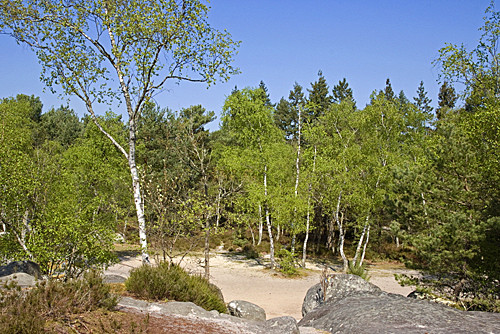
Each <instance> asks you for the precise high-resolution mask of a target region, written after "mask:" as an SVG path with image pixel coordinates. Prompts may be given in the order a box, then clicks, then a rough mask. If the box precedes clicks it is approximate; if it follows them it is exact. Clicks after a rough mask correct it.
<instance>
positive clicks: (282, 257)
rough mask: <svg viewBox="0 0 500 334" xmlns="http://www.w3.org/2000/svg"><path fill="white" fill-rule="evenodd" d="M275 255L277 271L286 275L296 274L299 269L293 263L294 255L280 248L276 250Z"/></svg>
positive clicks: (294, 260) (294, 261)
mask: <svg viewBox="0 0 500 334" xmlns="http://www.w3.org/2000/svg"><path fill="white" fill-rule="evenodd" d="M276 257H277V258H278V265H279V268H278V269H279V271H280V272H282V273H283V274H285V275H286V276H297V275H299V271H298V269H297V267H296V265H295V263H296V261H297V259H296V258H295V255H294V254H293V253H292V252H290V251H289V250H287V249H285V248H282V249H280V250H279V251H278V252H276Z"/></svg>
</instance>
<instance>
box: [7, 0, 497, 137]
mask: <svg viewBox="0 0 500 334" xmlns="http://www.w3.org/2000/svg"><path fill="white" fill-rule="evenodd" d="M489 4H490V0H437V1H436V0H432V1H431V0H418V1H417V0H404V1H401V0H378V1H372V0H359V1H354V0H352V1H348V0H343V1H340V0H322V1H319V0H308V1H306V0H246V1H241V0H212V1H211V3H210V6H211V8H212V9H211V11H210V12H209V22H210V23H211V25H212V26H213V27H215V28H217V29H220V30H222V29H226V30H227V31H228V32H230V33H231V34H232V36H233V38H234V39H236V40H241V41H242V43H241V46H240V48H239V54H238V55H237V56H236V61H235V66H237V67H239V68H240V70H241V72H242V73H241V74H240V75H238V76H235V77H233V78H232V79H231V80H230V81H229V82H226V83H217V84H216V85H215V86H212V87H211V88H209V89H208V90H207V89H206V85H205V84H200V83H189V82H183V83H181V84H175V83H173V82H171V83H169V84H168V85H167V88H168V90H166V91H164V92H162V93H161V94H159V95H158V96H156V101H157V102H158V104H159V105H160V106H161V107H169V108H171V109H172V110H179V109H181V108H184V107H189V106H190V105H195V104H201V105H202V106H203V107H205V108H206V109H208V110H213V111H215V112H216V115H219V114H220V111H221V108H222V105H223V103H224V99H225V97H226V96H227V95H228V94H230V92H231V90H232V89H233V88H234V86H235V85H237V86H238V88H244V87H248V86H251V87H256V86H258V84H259V82H260V81H261V80H263V81H264V83H265V84H266V86H267V87H268V90H269V93H270V96H271V100H272V102H278V101H279V99H280V98H281V97H283V96H284V97H288V93H289V91H290V90H291V89H292V86H293V84H294V82H298V83H299V84H300V85H302V86H303V87H304V90H305V89H307V88H309V87H310V85H311V82H314V81H315V80H316V79H317V73H318V70H322V71H323V75H324V76H325V78H326V80H327V82H328V84H329V86H330V88H332V87H333V85H335V84H336V83H338V81H339V80H341V79H342V78H344V77H345V78H346V79H347V82H348V83H349V85H350V87H351V88H352V89H353V91H354V98H355V99H356V101H357V105H358V107H364V106H365V105H366V103H368V101H369V96H370V94H371V92H373V91H374V90H376V89H377V90H379V89H383V88H384V86H385V80H386V79H387V78H390V80H391V83H392V87H393V90H394V91H395V92H396V93H398V92H399V91H401V90H403V91H404V92H405V94H406V96H407V97H408V98H410V99H411V98H412V97H413V96H415V92H416V90H417V87H418V85H419V83H420V81H422V80H423V81H424V85H425V87H426V90H427V91H428V96H429V97H430V98H431V99H432V100H433V101H432V105H434V106H435V105H436V104H437V94H438V90H439V86H438V83H437V81H436V80H437V79H438V74H439V68H435V67H433V66H432V64H431V63H432V61H433V60H434V59H435V58H436V57H437V55H438V50H439V49H440V48H441V47H443V46H444V44H445V43H446V42H447V43H453V44H461V43H464V44H465V45H466V46H467V47H468V48H469V49H472V48H474V47H476V45H477V41H478V39H479V37H480V36H481V32H480V31H478V29H479V28H480V27H481V26H482V25H483V17H484V15H485V14H484V11H485V9H486V7H487V6H488V5H489ZM40 69H41V67H40V65H39V64H38V61H37V58H36V56H35V54H34V53H33V52H32V51H31V50H30V49H28V48H27V47H25V46H20V45H17V44H16V42H15V41H14V40H13V39H12V38H10V37H8V36H4V35H0V73H1V77H0V97H9V96H15V95H16V94H19V93H23V94H28V95H32V94H33V95H36V96H40V98H41V100H42V102H43V104H44V111H47V110H48V109H49V108H50V107H52V106H55V107H58V106H59V105H61V104H66V102H65V101H64V100H61V99H58V97H57V96H55V95H52V94H51V93H50V91H48V90H47V91H46V92H45V93H44V92H43V84H42V83H41V82H40V80H39V76H40ZM70 107H72V108H73V109H74V110H75V111H76V112H77V113H78V114H79V115H80V116H83V115H84V112H85V110H84V106H83V104H82V103H80V102H79V101H77V100H76V99H71V101H70ZM114 112H116V113H121V111H120V110H114ZM125 119H126V117H125ZM218 122H219V121H218V120H217V121H216V122H215V123H214V124H212V125H211V126H210V128H211V129H212V130H213V129H217V128H218Z"/></svg>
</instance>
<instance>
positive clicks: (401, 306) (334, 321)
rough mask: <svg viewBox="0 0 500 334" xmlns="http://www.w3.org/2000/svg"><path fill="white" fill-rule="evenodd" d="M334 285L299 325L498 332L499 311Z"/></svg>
mask: <svg viewBox="0 0 500 334" xmlns="http://www.w3.org/2000/svg"><path fill="white" fill-rule="evenodd" d="M340 282H349V280H346V279H344V278H341V280H339V283H340ZM337 288H338V289H339V290H338V291H337V292H336V293H333V292H332V295H331V297H329V298H327V300H326V302H323V303H321V305H320V306H319V307H317V308H315V309H313V310H310V311H309V312H307V314H306V315H305V316H304V318H303V319H302V320H301V321H300V322H299V326H310V327H314V328H316V329H321V330H325V331H327V332H330V333H428V334H431V333H500V314H494V313H484V312H464V311H459V310H457V309H454V308H451V307H447V306H445V305H441V304H437V303H434V302H429V301H426V300H417V299H413V298H407V297H404V296H401V295H396V294H390V293H385V292H381V291H376V290H375V291H370V290H371V289H368V291H367V290H366V289H365V290H360V291H355V290H353V289H350V288H346V287H342V286H341V285H337ZM365 288H366V287H365Z"/></svg>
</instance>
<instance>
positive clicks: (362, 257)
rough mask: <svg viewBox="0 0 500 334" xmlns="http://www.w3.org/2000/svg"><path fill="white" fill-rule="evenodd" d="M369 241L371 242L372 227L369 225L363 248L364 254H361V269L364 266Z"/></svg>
mask: <svg viewBox="0 0 500 334" xmlns="http://www.w3.org/2000/svg"><path fill="white" fill-rule="evenodd" d="M368 240H370V225H368V230H367V231H366V239H365V245H364V246H363V253H362V254H361V259H360V260H359V266H360V267H361V266H362V265H363V261H364V260H365V254H366V246H367V245H368Z"/></svg>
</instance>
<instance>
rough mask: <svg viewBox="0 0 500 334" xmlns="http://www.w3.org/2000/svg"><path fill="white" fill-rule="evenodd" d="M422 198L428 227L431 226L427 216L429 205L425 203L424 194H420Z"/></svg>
mask: <svg viewBox="0 0 500 334" xmlns="http://www.w3.org/2000/svg"><path fill="white" fill-rule="evenodd" d="M420 196H422V205H423V207H424V216H425V222H426V223H427V226H429V217H428V216H427V205H426V202H425V197H424V193H420ZM398 247H399V246H398Z"/></svg>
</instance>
